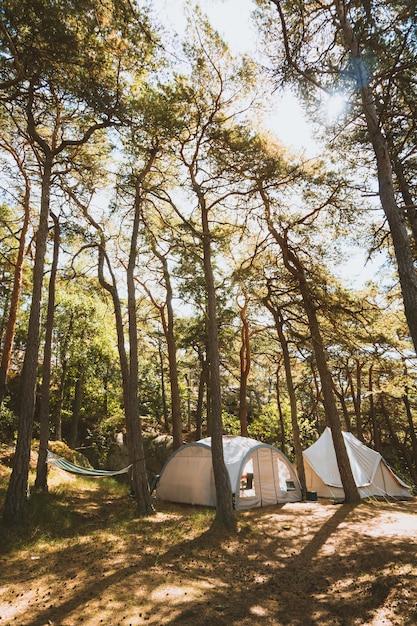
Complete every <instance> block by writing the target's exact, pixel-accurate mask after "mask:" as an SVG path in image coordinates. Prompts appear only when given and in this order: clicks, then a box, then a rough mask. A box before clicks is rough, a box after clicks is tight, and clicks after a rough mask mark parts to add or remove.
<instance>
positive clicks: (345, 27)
mask: <svg viewBox="0 0 417 626" xmlns="http://www.w3.org/2000/svg"><path fill="white" fill-rule="evenodd" d="M334 5H335V8H336V11H337V16H338V19H339V22H340V28H341V33H342V35H343V39H344V43H345V46H346V48H347V49H348V50H349V52H350V54H351V56H352V59H353V61H354V65H355V68H356V74H357V87H358V90H359V91H360V94H361V99H362V106H363V111H364V115H365V120H366V125H367V129H368V133H369V138H370V141H371V143H372V147H373V150H374V153H375V157H376V165H377V174H378V183H379V197H380V200H381V205H382V208H383V210H384V213H385V215H386V218H387V221H388V224H389V228H390V232H391V237H392V243H393V246H394V252H395V258H396V260H397V268H398V276H399V279H400V285H401V292H402V297H403V302H404V310H405V316H406V319H407V323H408V328H409V330H410V335H411V338H412V340H413V344H414V349H415V351H416V352H417V275H416V271H415V268H414V258H413V254H412V249H411V245H410V238H409V235H408V232H407V227H406V224H405V220H404V215H403V213H402V211H401V210H400V208H399V207H398V205H397V202H396V200H395V192H394V185H393V176H392V175H393V171H392V161H391V156H390V152H389V147H388V144H387V141H386V139H385V136H384V134H383V131H382V128H381V123H380V120H379V119H378V115H377V111H376V108H375V105H374V94H373V93H372V91H371V89H370V87H369V79H368V70H367V68H366V66H365V63H364V60H363V58H362V55H361V50H360V45H359V40H358V38H357V37H356V36H355V34H354V32H353V28H352V26H351V24H350V22H349V20H348V16H347V9H346V4H345V2H344V1H342V0H335V3H334Z"/></svg>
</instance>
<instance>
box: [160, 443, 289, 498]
mask: <svg viewBox="0 0 417 626" xmlns="http://www.w3.org/2000/svg"><path fill="white" fill-rule="evenodd" d="M223 451H224V460H225V464H226V468H227V471H228V474H229V479H230V485H231V488H232V492H233V494H234V502H235V508H236V509H251V508H254V507H261V506H268V505H271V504H278V503H284V502H297V501H300V500H301V487H300V483H299V480H298V476H297V473H296V471H295V469H294V468H293V466H292V465H291V463H290V461H289V460H288V459H287V457H286V456H285V455H284V454H283V453H282V452H281V451H280V450H279V449H278V448H275V447H274V446H270V445H267V444H265V443H261V442H259V441H255V440H254V439H249V438H247V437H238V436H237V437H233V436H224V437H223ZM156 496H157V498H159V499H160V500H167V501H169V502H183V503H187V504H201V505H206V506H216V489H215V485H214V475H213V466H212V460H211V438H210V437H208V438H206V439H200V440H199V441H197V442H196V443H190V444H187V445H184V446H182V447H181V448H179V449H178V450H177V451H176V452H175V453H174V454H173V455H172V456H171V457H170V459H168V461H167V463H166V464H165V466H164V467H163V469H162V472H161V475H160V478H159V483H158V486H157V489H156Z"/></svg>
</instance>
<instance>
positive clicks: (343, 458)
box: [259, 185, 361, 503]
mask: <svg viewBox="0 0 417 626" xmlns="http://www.w3.org/2000/svg"><path fill="white" fill-rule="evenodd" d="M259 192H260V195H261V198H262V200H263V203H264V208H265V216H266V222H267V226H268V229H269V231H270V233H271V235H272V236H273V237H274V239H275V241H276V242H277V243H278V245H279V246H280V248H281V252H282V256H283V261H284V265H285V267H286V268H287V270H288V271H289V272H290V274H291V275H292V276H294V278H295V279H296V280H297V282H298V286H299V289H300V293H301V297H302V300H303V306H304V310H305V312H306V314H307V319H308V324H309V328H310V333H311V342H312V345H313V351H314V355H315V358H316V364H317V369H318V372H319V376H320V382H321V390H322V394H323V405H324V410H325V413H326V418H327V420H328V425H329V426H330V428H331V431H332V439H333V445H334V449H335V453H336V459H337V464H338V467H339V472H340V478H341V481H342V485H343V490H344V492H345V501H346V502H348V503H357V502H360V500H361V498H360V495H359V491H358V488H357V486H356V483H355V479H354V478H353V473H352V468H351V465H350V462H349V457H348V454H347V450H346V446H345V442H344V440H343V435H342V428H341V424H340V419H339V415H338V411H337V406H336V400H335V397H334V393H333V381H332V377H331V374H330V370H329V368H328V365H327V360H326V353H325V349H324V344H323V339H322V336H321V332H320V326H319V322H318V319H317V314H316V307H315V305H314V301H313V298H312V295H311V292H310V288H309V285H308V282H307V278H306V274H305V270H304V267H303V265H302V263H301V261H300V260H299V259H298V257H297V256H296V254H295V253H294V251H293V250H291V249H290V247H289V246H288V242H287V239H286V237H285V236H282V235H281V234H280V233H279V232H278V231H277V230H276V228H275V227H274V224H273V222H272V219H271V212H270V203H269V199H268V197H267V195H266V193H265V191H264V189H263V187H262V185H259Z"/></svg>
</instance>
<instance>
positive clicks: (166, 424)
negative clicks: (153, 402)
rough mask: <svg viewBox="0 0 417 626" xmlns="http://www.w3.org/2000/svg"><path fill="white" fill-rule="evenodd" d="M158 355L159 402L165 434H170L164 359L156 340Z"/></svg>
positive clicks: (160, 346)
mask: <svg viewBox="0 0 417 626" xmlns="http://www.w3.org/2000/svg"><path fill="white" fill-rule="evenodd" d="M158 355H159V370H160V372H161V401H162V414H163V423H164V429H165V432H167V433H169V432H171V429H170V427H169V419H168V405H167V395H166V391H165V371H164V357H163V354H162V343H161V341H160V339H159V338H158Z"/></svg>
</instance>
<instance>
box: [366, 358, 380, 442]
mask: <svg viewBox="0 0 417 626" xmlns="http://www.w3.org/2000/svg"><path fill="white" fill-rule="evenodd" d="M373 368H374V366H373V364H372V363H371V365H370V366H369V374H368V390H369V415H370V418H371V424H372V431H373V440H374V448H375V450H377V452H381V434H380V431H379V426H378V422H377V419H376V411H375V401H374V383H373Z"/></svg>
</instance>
